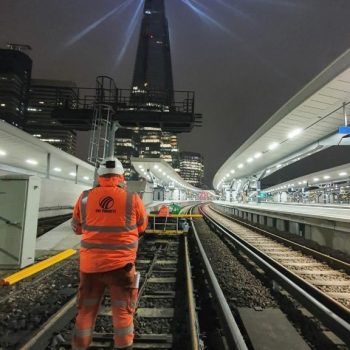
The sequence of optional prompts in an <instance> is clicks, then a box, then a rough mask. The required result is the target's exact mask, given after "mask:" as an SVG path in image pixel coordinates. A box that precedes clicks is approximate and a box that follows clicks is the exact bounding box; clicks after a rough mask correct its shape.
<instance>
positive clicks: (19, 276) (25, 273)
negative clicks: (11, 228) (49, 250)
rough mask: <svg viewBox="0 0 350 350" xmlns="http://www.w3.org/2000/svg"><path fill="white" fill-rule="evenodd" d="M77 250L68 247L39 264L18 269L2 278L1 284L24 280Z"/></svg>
mask: <svg viewBox="0 0 350 350" xmlns="http://www.w3.org/2000/svg"><path fill="white" fill-rule="evenodd" d="M76 252H77V251H76V250H75V249H67V250H65V251H63V252H61V253H59V254H56V255H54V256H52V257H50V258H48V259H45V260H43V261H40V262H39V263H37V264H34V265H32V266H29V267H26V268H25V269H23V270H21V271H18V272H16V273H14V274H12V275H10V276H7V277H5V278H3V279H1V280H0V285H6V286H7V285H11V284H14V283H17V282H18V281H21V280H23V279H24V278H27V277H29V276H32V275H34V274H36V273H38V272H40V271H42V270H44V269H47V268H48V267H50V266H52V265H54V264H57V263H58V262H60V261H62V260H64V259H67V258H69V257H70V256H72V255H74V254H75V253H76Z"/></svg>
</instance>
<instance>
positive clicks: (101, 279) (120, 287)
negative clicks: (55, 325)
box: [72, 266, 138, 350]
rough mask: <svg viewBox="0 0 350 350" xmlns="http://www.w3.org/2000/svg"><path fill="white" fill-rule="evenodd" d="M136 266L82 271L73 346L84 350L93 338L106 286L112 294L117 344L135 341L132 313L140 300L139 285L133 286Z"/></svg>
mask: <svg viewBox="0 0 350 350" xmlns="http://www.w3.org/2000/svg"><path fill="white" fill-rule="evenodd" d="M134 278H135V267H134V266H133V268H132V269H131V270H130V271H129V272H127V271H125V270H124V269H118V270H113V271H107V272H100V273H84V272H80V285H79V292H78V301H77V308H78V313H77V316H76V320H75V329H74V332H73V339H72V348H73V349H74V350H85V349H87V348H88V347H89V345H90V343H91V340H92V333H93V330H94V326H95V321H96V317H97V314H98V311H99V308H100V304H101V301H102V298H103V295H104V292H105V290H106V288H108V289H109V292H110V297H111V308H112V316H113V328H114V346H115V348H116V349H124V348H127V347H129V346H131V345H132V344H133V340H134V323H133V317H134V313H135V307H136V302H137V293H138V289H137V288H132V286H133V282H134Z"/></svg>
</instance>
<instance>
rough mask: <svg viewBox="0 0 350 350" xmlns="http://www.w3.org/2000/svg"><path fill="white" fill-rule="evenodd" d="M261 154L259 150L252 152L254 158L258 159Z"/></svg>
mask: <svg viewBox="0 0 350 350" xmlns="http://www.w3.org/2000/svg"><path fill="white" fill-rule="evenodd" d="M261 156H262V153H261V152H257V153H255V154H254V158H255V159H258V158H260V157H261Z"/></svg>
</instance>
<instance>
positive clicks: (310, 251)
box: [210, 206, 350, 273]
mask: <svg viewBox="0 0 350 350" xmlns="http://www.w3.org/2000/svg"><path fill="white" fill-rule="evenodd" d="M225 207H226V208H227V206H225ZM210 209H211V210H213V211H215V212H217V213H218V214H220V215H222V216H225V217H227V218H228V219H230V220H232V221H235V222H237V223H239V224H240V225H243V226H245V227H248V228H250V229H251V230H254V231H256V232H258V233H262V234H263V235H265V236H267V237H272V238H273V239H275V240H276V241H278V242H280V243H283V244H288V245H289V246H291V247H293V248H295V249H296V250H300V251H302V252H303V253H306V254H310V255H312V256H314V257H316V258H317V259H321V260H323V261H325V262H326V263H328V264H330V265H332V266H333V267H336V268H338V269H343V270H345V271H347V272H349V273H350V264H349V263H347V262H345V261H342V260H339V259H337V258H334V257H332V256H330V255H327V254H324V253H321V252H318V251H317V250H314V249H312V248H309V247H306V246H303V245H301V244H299V243H296V242H293V241H291V240H289V239H287V238H283V237H281V236H278V235H276V234H274V233H272V232H269V231H266V230H264V229H262V228H260V227H257V226H254V225H252V224H249V223H247V222H245V221H242V220H239V219H237V218H236V217H232V216H230V215H228V214H227V213H223V212H221V211H220V210H218V209H216V208H213V207H212V206H210ZM257 215H258V214H257Z"/></svg>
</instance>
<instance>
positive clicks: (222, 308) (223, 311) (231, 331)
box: [191, 221, 248, 350]
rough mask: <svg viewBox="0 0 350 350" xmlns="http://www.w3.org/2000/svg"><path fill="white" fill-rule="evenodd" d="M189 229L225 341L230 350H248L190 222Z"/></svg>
mask: <svg viewBox="0 0 350 350" xmlns="http://www.w3.org/2000/svg"><path fill="white" fill-rule="evenodd" d="M191 227H192V230H193V235H194V238H195V240H196V244H197V246H198V249H199V252H200V256H201V259H202V261H203V264H204V266H205V269H206V273H207V275H208V278H209V283H210V285H211V290H212V292H213V295H214V297H215V299H216V301H217V305H216V306H217V309H218V312H219V314H220V317H221V321H222V327H223V329H224V331H225V336H226V339H227V341H228V343H229V345H230V349H238V350H248V347H247V345H246V342H245V341H244V338H243V335H242V333H241V331H240V329H239V327H238V325H237V322H236V320H235V318H234V317H233V315H232V312H231V309H230V306H229V305H228V303H227V301H226V298H225V296H224V293H223V292H222V289H221V287H220V285H219V282H218V280H217V278H216V276H215V273H214V271H213V269H212V267H211V265H210V262H209V260H208V258H207V256H206V253H205V251H204V248H203V246H202V243H201V241H200V239H199V237H198V233H197V230H196V228H195V226H194V223H193V221H191Z"/></svg>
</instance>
